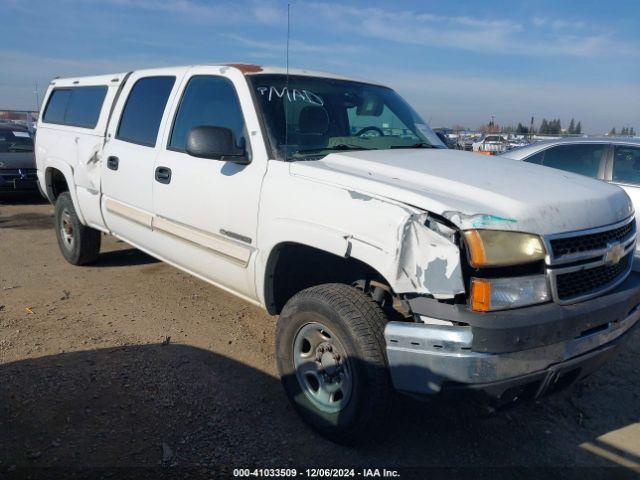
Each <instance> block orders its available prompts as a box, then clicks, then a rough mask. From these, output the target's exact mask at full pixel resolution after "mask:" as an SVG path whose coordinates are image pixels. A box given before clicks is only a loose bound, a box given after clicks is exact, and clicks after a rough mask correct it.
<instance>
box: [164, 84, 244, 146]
mask: <svg viewBox="0 0 640 480" xmlns="http://www.w3.org/2000/svg"><path fill="white" fill-rule="evenodd" d="M203 125H209V126H215V127H225V128H228V129H230V130H231V131H232V132H233V134H234V136H235V139H236V146H238V147H244V146H245V144H246V140H245V133H244V131H245V129H244V118H243V117H242V110H241V109H240V102H239V100H238V96H237V95H236V91H235V89H234V88H233V84H232V83H231V82H230V81H229V80H227V79H226V78H223V77H208V76H196V77H193V78H192V79H191V80H189V83H188V84H187V87H186V88H185V91H184V95H183V96H182V100H181V101H180V107H179V108H178V112H177V114H176V118H175V122H174V125H173V131H172V132H171V140H170V141H169V148H170V149H172V150H179V151H184V150H185V148H186V145H187V134H188V133H189V130H191V129H192V128H193V127H199V126H203Z"/></svg>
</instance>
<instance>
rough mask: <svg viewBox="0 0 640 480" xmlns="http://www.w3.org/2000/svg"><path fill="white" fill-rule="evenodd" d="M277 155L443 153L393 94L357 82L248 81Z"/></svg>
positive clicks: (417, 118) (439, 144)
mask: <svg viewBox="0 0 640 480" xmlns="http://www.w3.org/2000/svg"><path fill="white" fill-rule="evenodd" d="M248 78H249V82H250V85H251V87H252V88H253V89H254V92H255V96H256V98H257V100H258V108H259V109H260V110H261V113H262V117H263V119H264V122H265V124H266V127H267V130H268V133H269V136H270V138H271V142H272V144H273V147H274V150H275V154H276V155H277V157H278V158H280V159H288V160H298V159H303V158H308V157H321V156H324V155H328V154H329V153H332V152H334V151H337V150H384V149H390V148H446V147H445V145H444V144H443V143H442V141H441V140H440V139H439V138H438V137H437V136H436V134H435V133H433V131H432V130H431V128H429V126H428V125H427V124H426V123H425V122H424V121H423V120H422V119H421V118H420V116H419V115H418V114H417V113H416V112H415V111H414V110H413V109H412V108H411V107H410V106H409V105H408V104H407V103H406V102H405V101H404V100H403V99H402V98H401V97H400V96H399V95H398V94H397V93H395V92H394V91H393V90H391V89H389V88H386V87H381V86H376V85H370V84H366V83H360V82H352V81H346V80H335V79H331V78H322V77H307V76H297V75H291V76H289V78H288V80H287V77H286V75H269V74H263V75H251V76H249V77H248Z"/></svg>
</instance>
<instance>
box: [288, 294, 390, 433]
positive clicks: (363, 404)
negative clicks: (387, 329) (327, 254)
mask: <svg viewBox="0 0 640 480" xmlns="http://www.w3.org/2000/svg"><path fill="white" fill-rule="evenodd" d="M386 321H387V319H386V317H385V315H384V313H383V312H382V310H381V309H380V307H379V306H378V305H377V304H376V303H375V302H374V301H373V300H372V299H371V298H370V297H368V296H367V295H365V294H364V293H362V292H360V291H358V290H357V289H355V288H353V287H351V286H348V285H342V284H325V285H319V286H316V287H311V288H308V289H306V290H303V291H302V292H300V293H298V294H297V295H295V296H294V297H293V298H292V299H291V300H289V302H287V304H286V305H285V307H284V309H283V311H282V314H281V315H280V319H279V320H278V326H277V331H276V354H277V361H278V370H279V372H280V376H281V380H282V384H283V386H284V389H285V392H286V393H287V396H288V398H289V401H290V402H291V404H292V405H293V407H294V408H295V409H296V411H297V412H298V413H299V414H300V416H301V417H302V418H303V420H304V421H306V422H307V423H308V424H309V425H311V426H312V427H313V428H314V429H316V430H317V431H319V432H320V433H321V434H322V435H324V436H325V437H327V438H329V439H331V440H333V441H337V442H341V443H356V442H360V441H362V440H370V439H373V438H376V437H377V436H378V434H379V433H381V432H382V431H383V429H384V423H385V420H386V419H387V417H388V413H389V410H390V408H391V400H392V387H391V382H390V378H389V372H388V369H387V360H386V355H385V342H384V326H385V324H386Z"/></svg>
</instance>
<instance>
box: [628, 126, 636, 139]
mask: <svg viewBox="0 0 640 480" xmlns="http://www.w3.org/2000/svg"><path fill="white" fill-rule="evenodd" d="M629 135H631V136H632V137H635V136H636V132H635V131H634V130H633V127H631V130H630V131H629Z"/></svg>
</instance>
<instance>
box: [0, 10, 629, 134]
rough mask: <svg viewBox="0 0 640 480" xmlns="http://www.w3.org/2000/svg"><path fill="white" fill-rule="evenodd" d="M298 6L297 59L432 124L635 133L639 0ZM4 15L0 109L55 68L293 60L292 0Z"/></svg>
mask: <svg viewBox="0 0 640 480" xmlns="http://www.w3.org/2000/svg"><path fill="white" fill-rule="evenodd" d="M289 3H290V12H291V13H290V19H291V21H290V31H291V36H290V54H289V63H290V66H291V67H295V68H307V69H314V70H321V71H329V72H334V73H338V74H342V75H347V76H352V77H353V76H355V77H357V78H363V79H368V80H374V81H377V82H382V83H384V84H386V85H389V86H391V87H392V88H394V89H396V90H397V91H398V92H399V93H400V94H401V95H402V96H403V97H404V98H405V99H406V100H408V101H409V103H411V104H412V105H413V106H414V108H415V109H416V110H417V111H418V112H419V113H420V114H421V115H422V116H423V117H424V118H425V120H427V121H428V122H429V123H430V124H431V125H432V126H433V127H440V126H451V125H453V124H460V125H463V126H466V127H468V128H476V127H478V126H480V125H482V124H485V123H487V122H488V121H489V119H490V118H491V115H493V116H495V121H496V122H497V123H498V124H500V125H514V124H517V123H518V122H522V123H523V124H528V123H529V122H530V119H531V117H532V116H533V117H534V118H535V123H536V124H537V125H539V122H540V120H541V119H542V118H543V117H546V118H548V119H550V118H560V119H561V120H562V124H563V126H565V127H566V126H567V125H568V123H569V120H570V119H571V118H575V119H576V121H577V120H580V121H581V122H582V125H583V131H585V132H587V133H604V132H607V131H609V129H610V128H611V127H613V126H615V127H617V129H618V130H619V129H620V128H621V127H623V126H633V127H634V128H635V129H636V131H640V88H639V87H640V3H639V2H638V0H616V1H615V2H610V1H609V2H602V1H600V0H598V1H593V0H581V1H579V2H578V1H571V2H570V1H563V0H555V1H549V0H534V1H527V2H524V1H523V2H518V1H515V0H511V1H495V2H492V1H483V2H473V1H464V0H463V1H457V2H443V1H435V0H434V1H420V2H419V1H406V0H396V1H393V0H387V1H381V0H367V1H349V0H342V1H333V2H317V1H303V0H290V2H289ZM0 19H2V22H1V23H2V29H1V31H0V38H1V41H0V109H4V108H16V109H33V108H34V107H35V106H36V99H37V98H38V99H42V95H43V92H44V89H45V88H46V85H47V84H48V82H49V81H50V80H51V79H52V78H54V77H56V76H63V77H65V76H81V75H91V74H100V73H105V74H108V73H115V72H121V71H129V70H133V69H140V68H149V67H156V66H158V67H159V66H169V65H185V64H194V63H225V62H244V63H259V64H263V65H277V66H284V65H285V62H286V32H287V2H286V1H271V0H262V1H258V0H236V1H225V0H220V1H204V0H165V1H155V0H100V1H91V0H85V1H83V0H49V1H40V0H0ZM36 84H37V85H38V89H37V92H38V93H37V94H36Z"/></svg>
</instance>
